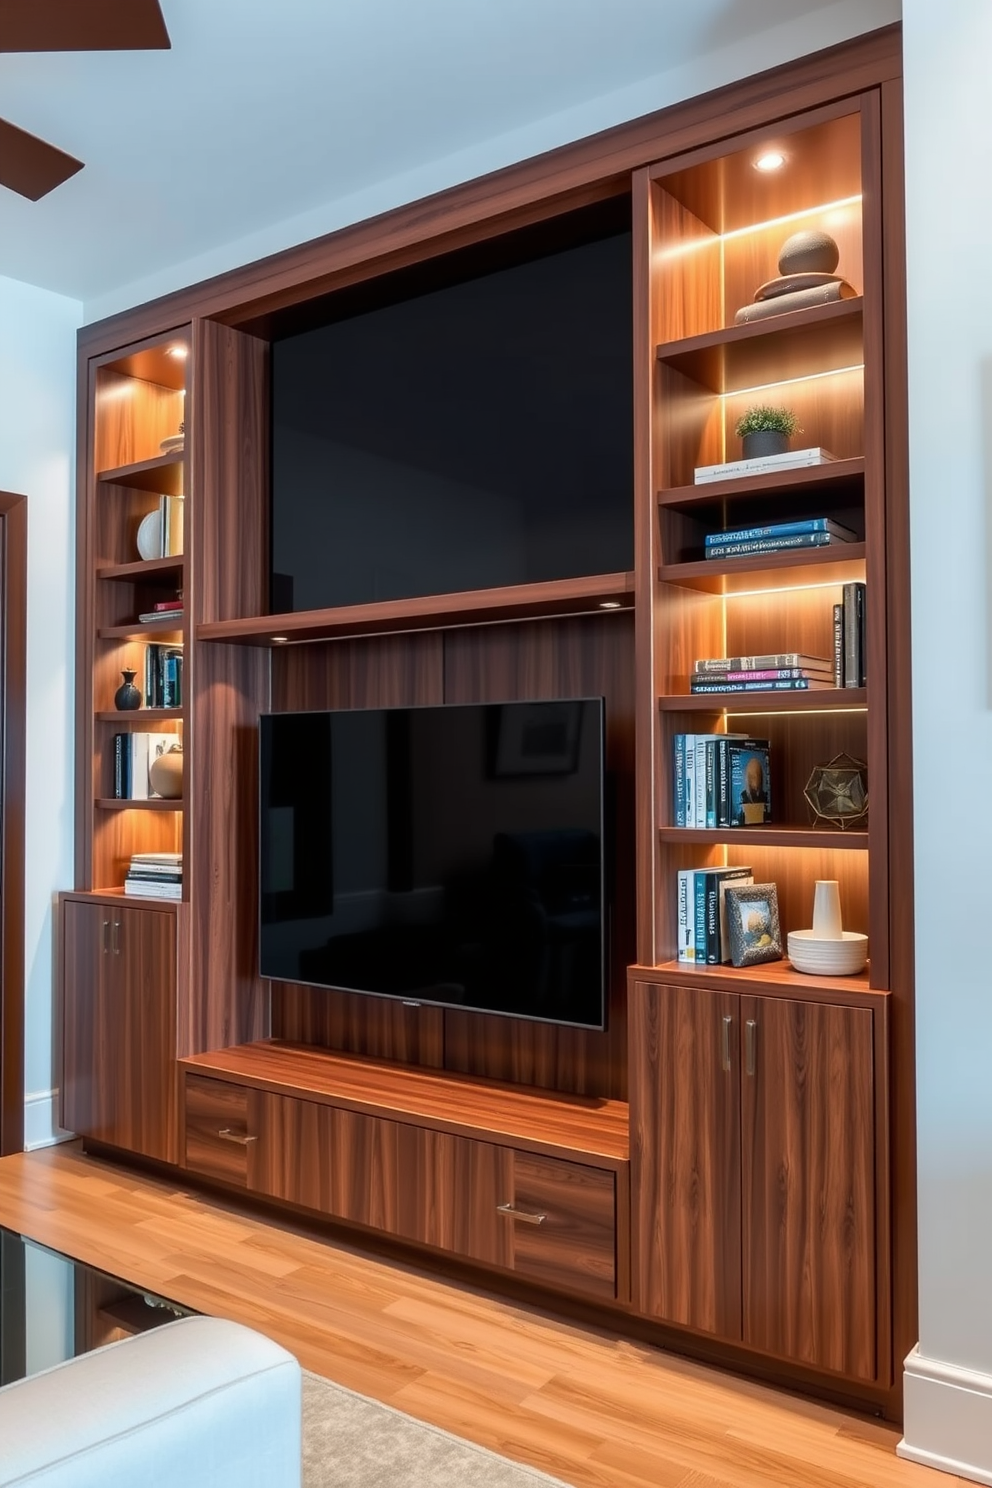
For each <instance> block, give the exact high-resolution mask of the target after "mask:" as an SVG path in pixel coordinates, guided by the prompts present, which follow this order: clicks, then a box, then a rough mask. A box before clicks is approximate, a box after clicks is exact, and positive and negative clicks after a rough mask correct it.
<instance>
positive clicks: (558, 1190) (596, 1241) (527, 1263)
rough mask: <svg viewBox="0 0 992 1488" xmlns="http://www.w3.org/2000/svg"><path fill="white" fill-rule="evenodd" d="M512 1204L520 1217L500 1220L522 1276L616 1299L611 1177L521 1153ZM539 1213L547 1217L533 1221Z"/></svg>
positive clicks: (515, 1165) (515, 1160) (504, 1216)
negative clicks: (506, 1231)
mask: <svg viewBox="0 0 992 1488" xmlns="http://www.w3.org/2000/svg"><path fill="white" fill-rule="evenodd" d="M512 1205H513V1209H514V1210H516V1211H518V1212H517V1214H516V1216H514V1215H511V1214H508V1213H507V1211H506V1210H503V1211H502V1212H501V1213H500V1216H499V1219H498V1222H499V1223H500V1224H501V1225H503V1226H504V1227H505V1228H506V1229H508V1230H509V1231H510V1234H511V1246H512V1265H513V1269H514V1271H516V1272H517V1274H518V1275H520V1276H527V1277H531V1278H532V1279H533V1280H534V1281H539V1282H545V1283H546V1284H548V1285H550V1286H554V1287H560V1288H563V1289H564V1290H567V1291H575V1292H585V1293H587V1294H589V1295H591V1296H594V1297H608V1298H611V1299H612V1298H613V1297H615V1296H616V1292H617V1266H616V1230H617V1216H616V1188H615V1178H614V1175H613V1174H612V1173H606V1172H603V1171H602V1170H600V1169H596V1168H586V1167H581V1166H580V1165H579V1164H578V1163H565V1162H557V1161H555V1160H553V1159H550V1158H546V1157H535V1156H533V1155H532V1154H530V1153H522V1152H518V1153H515V1154H514V1158H513V1200H512ZM521 1215H527V1216H528V1217H529V1218H528V1219H524V1218H521V1217H520V1216H521ZM538 1215H543V1216H544V1218H543V1220H542V1221H541V1222H540V1223H538V1224H534V1223H532V1222H530V1221H532V1220H533V1219H534V1218H536V1217H537V1216H538Z"/></svg>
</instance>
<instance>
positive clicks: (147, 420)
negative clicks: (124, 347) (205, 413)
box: [94, 367, 185, 470]
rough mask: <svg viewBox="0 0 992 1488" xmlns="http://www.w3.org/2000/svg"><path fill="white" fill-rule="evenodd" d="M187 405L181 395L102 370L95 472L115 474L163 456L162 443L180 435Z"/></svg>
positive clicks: (100, 373)
mask: <svg viewBox="0 0 992 1488" xmlns="http://www.w3.org/2000/svg"><path fill="white" fill-rule="evenodd" d="M184 403H185V400H184V396H183V393H182V392H181V391H177V390H176V389H174V388H168V387H161V386H160V385H159V384H158V383H155V382H145V381H143V380H142V379H141V378H138V377H129V376H126V375H125V374H123V373H122V372H118V371H115V370H114V369H113V368H111V367H101V368H100V371H99V372H98V374H97V391H96V410H95V418H96V426H95V427H96V441H95V445H94V463H95V468H96V469H97V470H113V469H116V467H117V466H119V465H132V464H134V463H135V462H137V461H139V460H151V459H154V458H155V457H156V456H158V455H160V454H161V450H160V448H159V445H160V443H161V441H162V440H163V439H171V438H172V436H173V435H175V434H178V433H179V425H180V424H181V423H182V421H183V416H184Z"/></svg>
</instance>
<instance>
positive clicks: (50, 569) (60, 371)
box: [0, 278, 82, 1140]
mask: <svg viewBox="0 0 992 1488" xmlns="http://www.w3.org/2000/svg"><path fill="white" fill-rule="evenodd" d="M81 320H82V305H81V304H80V303H79V302H78V301H76V300H70V299H66V298H65V297H64V296H62V295H56V294H51V293H49V292H48V291H47V290H42V289H35V288H33V287H32V286H30V285H26V284H20V283H18V282H17V281H15V280H13V279H4V278H0V489H3V490H5V491H16V492H20V493H22V494H23V495H25V496H26V497H27V498H28V719H27V729H28V734H27V744H28V750H27V803H26V807H27V852H26V862H25V902H26V917H25V918H26V922H25V973H26V996H27V1018H26V1025H27V1026H26V1039H25V1042H26V1066H25V1077H26V1078H25V1087H26V1091H27V1094H28V1098H29V1104H28V1110H27V1124H28V1131H27V1136H28V1139H29V1140H32V1139H33V1140H44V1138H45V1137H46V1135H48V1134H49V1129H50V1121H51V1092H52V1090H53V1087H54V1086H55V1084H56V1075H55V1052H54V1041H53V1017H52V1014H53V1001H54V992H53V976H52V926H53V916H52V899H53V895H54V894H55V892H56V890H58V889H64V888H68V887H71V885H72V805H73V791H72V701H73V666H72V657H73V615H72V604H73V592H74V585H73V545H74V523H73V470H74V453H75V404H76V328H77V327H78V326H79V325H80V323H81Z"/></svg>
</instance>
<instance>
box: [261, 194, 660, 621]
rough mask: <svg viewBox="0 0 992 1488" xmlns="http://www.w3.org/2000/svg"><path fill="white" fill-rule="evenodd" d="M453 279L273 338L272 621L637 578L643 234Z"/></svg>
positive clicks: (346, 301)
mask: <svg viewBox="0 0 992 1488" xmlns="http://www.w3.org/2000/svg"><path fill="white" fill-rule="evenodd" d="M621 207H622V208H623V213H622V214H621V215H624V214H625V215H626V218H627V219H629V203H622V204H621ZM616 215H617V209H614V210H613V213H612V216H613V218H615V217H616ZM597 220H598V219H597ZM456 257H457V256H456ZM490 258H491V255H490ZM472 263H473V264H474V263H475V260H472ZM488 263H489V260H487V264H488ZM470 267H471V265H470ZM450 273H451V275H452V276H453V277H454V282H451V283H447V284H442V285H441V287H431V288H426V289H424V288H423V287H422V284H421V281H422V279H423V275H422V274H421V276H420V277H419V278H417V277H415V278H414V281H413V282H412V283H411V282H410V281H409V280H408V279H403V280H402V282H401V284H400V285H399V287H397V286H396V284H392V283H390V285H388V286H385V287H383V288H382V289H381V295H380V297H381V298H384V299H385V303H377V302H376V301H375V297H374V290H366V291H365V292H364V293H363V294H362V295H359V296H358V297H357V298H355V296H354V295H352V297H351V298H348V296H347V295H346V294H342V295H341V296H338V297H335V299H334V301H333V305H332V309H333V308H334V306H336V307H337V309H336V313H337V314H338V315H340V316H341V317H343V318H339V319H335V320H334V321H332V322H331V323H330V324H325V325H322V326H320V327H318V328H317V329H313V330H308V331H306V332H304V333H302V334H295V335H291V336H286V337H284V338H283V339H280V340H276V341H274V342H273V346H272V381H271V389H272V393H271V399H272V402H271V412H272V469H271V482H272V486H271V489H272V495H271V543H270V562H271V574H270V583H271V587H270V609H271V611H272V612H273V613H283V612H287V611H293V610H314V609H323V608H330V607H334V606H339V605H351V604H363V603H369V602H374V601H381V600H390V599H406V598H413V597H415V596H419V595H427V594H449V593H459V592H462V591H465V590H474V589H489V588H498V587H502V586H505V585H514V584H525V583H536V582H545V581H550V580H555V579H566V578H576V577H580V576H582V575H587V574H600V573H619V572H625V571H627V570H629V569H631V568H633V550H634V534H633V509H634V502H633V427H632V420H633V393H632V386H633V354H632V309H631V283H632V275H631V235H630V230H629V226H621V227H620V228H619V229H617V228H616V227H615V226H614V227H613V230H611V231H610V232H609V233H608V234H607V235H606V236H599V237H594V238H593V239H592V240H591V241H580V242H578V243H577V244H573V245H571V246H566V247H561V248H559V249H557V251H554V252H545V253H543V254H542V255H540V256H537V257H532V258H528V259H525V261H523V262H513V263H510V264H509V266H506V267H502V268H495V269H494V268H492V267H491V266H490V267H488V268H487V271H486V272H479V273H471V274H469V277H464V276H465V274H466V273H468V270H467V269H466V268H465V265H464V263H463V262H462V261H461V260H460V259H459V260H458V263H457V264H453V265H452V266H451V267H450ZM439 277H443V274H442V271H441V270H440V269H438V268H437V267H436V266H435V269H434V272H433V274H432V276H431V278H430V279H429V281H428V282H429V284H431V285H435V284H436V280H437V279H438V278H439ZM387 291H388V292H387ZM397 296H399V297H397ZM370 297H372V302H371V304H370ZM328 313H330V312H328Z"/></svg>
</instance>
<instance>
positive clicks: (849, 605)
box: [834, 581, 868, 687]
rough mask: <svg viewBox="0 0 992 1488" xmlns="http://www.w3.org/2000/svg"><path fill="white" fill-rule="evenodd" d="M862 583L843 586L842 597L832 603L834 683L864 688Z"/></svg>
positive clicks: (864, 603)
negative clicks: (840, 599)
mask: <svg viewBox="0 0 992 1488" xmlns="http://www.w3.org/2000/svg"><path fill="white" fill-rule="evenodd" d="M866 594H867V590H866V589H865V586H864V584H862V583H860V582H858V581H855V582H854V583H851V584H845V585H844V598H843V600H842V602H841V603H840V604H835V605H834V686H835V687H864V685H865V683H866V682H867V680H868V673H867V668H866V665H865V662H866V651H865V641H866V637H865V609H866Z"/></svg>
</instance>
